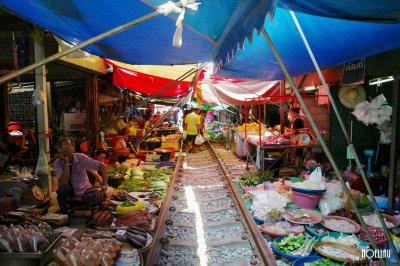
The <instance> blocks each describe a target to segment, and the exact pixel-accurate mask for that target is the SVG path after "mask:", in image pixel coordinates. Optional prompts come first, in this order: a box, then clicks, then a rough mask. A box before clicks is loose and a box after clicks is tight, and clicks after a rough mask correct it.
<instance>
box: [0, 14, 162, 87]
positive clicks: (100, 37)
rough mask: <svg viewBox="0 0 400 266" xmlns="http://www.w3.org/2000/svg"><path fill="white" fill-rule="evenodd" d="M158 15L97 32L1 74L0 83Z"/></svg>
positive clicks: (150, 15) (149, 15) (151, 15)
mask: <svg viewBox="0 0 400 266" xmlns="http://www.w3.org/2000/svg"><path fill="white" fill-rule="evenodd" d="M159 15H161V14H160V13H158V12H157V11H154V12H152V13H150V14H148V15H145V16H143V17H140V18H138V19H135V20H134V21H131V22H128V23H125V24H123V25H121V26H118V27H116V28H114V29H111V30H109V31H106V32H104V33H102V34H99V35H97V36H95V37H93V38H90V39H89V40H87V41H84V42H81V43H80V44H77V45H75V46H74V47H72V48H70V49H68V50H65V51H62V52H59V53H57V54H54V55H51V56H49V57H47V58H45V59H43V60H41V61H39V62H36V63H34V64H32V65H30V66H27V67H24V68H22V69H20V70H17V71H14V72H12V73H10V74H7V75H4V76H2V77H1V78H0V84H2V83H4V82H6V81H9V80H12V79H14V78H16V77H18V76H20V75H23V74H25V73H27V72H29V71H32V70H34V69H35V68H38V67H41V66H43V65H46V64H48V63H50V62H52V61H54V60H57V59H59V58H61V57H63V56H65V55H68V54H70V53H72V52H75V51H76V50H79V49H82V48H84V47H85V46H88V45H90V44H93V43H95V42H98V41H100V40H103V39H105V38H107V37H110V36H112V35H115V34H117V33H120V32H122V31H124V30H126V29H129V28H131V27H133V26H136V25H138V24H140V23H142V22H145V21H147V20H150V19H152V18H155V17H157V16H159Z"/></svg>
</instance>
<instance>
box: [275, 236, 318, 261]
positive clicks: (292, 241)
mask: <svg viewBox="0 0 400 266" xmlns="http://www.w3.org/2000/svg"><path fill="white" fill-rule="evenodd" d="M317 242H318V239H317V238H316V237H313V238H307V237H306V236H305V235H304V234H299V235H297V236H295V235H294V234H290V235H289V236H287V237H285V238H283V239H282V240H281V241H279V242H278V241H276V240H274V245H275V247H276V248H277V249H279V250H280V251H282V252H284V253H286V254H290V255H292V256H308V255H310V252H311V251H312V249H313V247H314V245H315V244H317Z"/></svg>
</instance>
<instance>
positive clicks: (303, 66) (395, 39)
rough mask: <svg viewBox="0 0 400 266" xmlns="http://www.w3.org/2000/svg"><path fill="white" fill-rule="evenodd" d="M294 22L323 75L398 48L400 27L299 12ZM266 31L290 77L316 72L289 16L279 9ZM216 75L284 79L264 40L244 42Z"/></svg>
mask: <svg viewBox="0 0 400 266" xmlns="http://www.w3.org/2000/svg"><path fill="white" fill-rule="evenodd" d="M399 2H400V1H399ZM296 17H297V19H298V20H299V23H300V25H301V27H302V29H303V31H304V34H305V36H306V38H307V40H308V42H309V44H310V47H311V49H312V50H313V53H314V55H315V57H316V60H317V62H318V64H319V65H320V67H321V68H322V69H323V68H327V67H332V66H335V65H339V64H343V63H346V62H350V61H353V60H356V59H360V58H364V57H367V56H371V55H374V54H378V53H380V52H384V51H388V50H392V49H395V48H398V47H400V24H399V23H397V24H396V23H370V22H359V21H349V20H342V19H332V18H326V17H319V16H313V15H307V14H303V13H298V12H296ZM265 29H266V31H267V32H268V34H269V36H270V37H271V39H272V42H273V43H274V45H275V47H276V49H277V50H278V52H279V54H280V56H281V57H282V60H283V62H284V63H285V65H286V67H287V68H288V71H289V73H290V74H291V75H292V76H297V75H300V74H305V73H308V72H313V71H315V69H314V66H313V64H312V61H311V59H310V56H309V55H308V53H307V50H306V48H305V45H304V44H303V41H302V39H301V37H300V34H299V32H298V31H297V28H296V26H295V24H294V22H293V19H292V17H291V15H290V14H289V11H288V10H285V9H281V8H277V9H276V10H275V15H274V18H273V20H272V21H270V19H269V18H267V20H266V22H265ZM217 74H218V76H222V77H229V78H239V79H258V80H279V79H284V78H285V76H284V74H283V72H282V70H281V68H280V66H279V65H278V62H277V61H276V59H275V57H274V55H273V54H272V51H271V49H270V47H269V46H268V44H267V42H266V40H265V38H264V36H263V35H262V34H260V35H258V36H254V37H253V41H252V43H251V44H250V43H249V42H248V41H246V42H245V45H244V50H238V52H237V54H236V55H235V56H234V57H233V59H232V60H231V61H230V62H229V63H226V64H225V65H224V66H223V67H222V70H220V71H219V72H218V73H217Z"/></svg>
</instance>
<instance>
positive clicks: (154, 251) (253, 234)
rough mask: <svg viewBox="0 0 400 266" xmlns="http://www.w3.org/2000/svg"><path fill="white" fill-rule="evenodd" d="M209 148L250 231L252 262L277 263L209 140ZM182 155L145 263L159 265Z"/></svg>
mask: <svg viewBox="0 0 400 266" xmlns="http://www.w3.org/2000/svg"><path fill="white" fill-rule="evenodd" d="M207 145H208V146H209V150H210V151H211V157H210V161H211V160H212V159H214V160H215V161H216V162H217V165H216V166H215V167H217V168H218V169H219V170H221V171H222V174H223V180H224V188H226V189H227V190H228V191H229V192H228V193H230V195H231V199H232V201H233V202H234V203H235V206H234V207H232V208H235V209H236V211H237V213H238V215H239V216H241V217H240V222H241V223H242V224H243V226H244V228H245V231H247V232H248V233H249V238H248V241H249V242H250V245H251V246H252V248H253V252H254V253H255V257H253V258H251V262H252V263H254V264H257V265H277V264H276V261H275V258H274V256H273V255H272V254H271V252H270V250H269V248H268V245H267V242H266V241H265V240H264V237H263V236H262V234H261V232H260V230H259V229H258V227H257V225H256V223H255V221H254V219H253V217H252V215H251V213H250V212H249V211H248V210H247V207H246V205H245V203H244V202H243V199H242V197H241V195H240V193H239V191H238V190H237V188H236V186H235V184H234V183H233V181H232V180H231V179H230V177H229V173H228V170H227V169H226V167H225V166H224V165H223V162H222V161H221V160H220V159H219V158H218V156H217V154H216V151H215V149H214V148H213V147H212V145H211V144H210V143H209V142H208V144H207ZM182 157H183V156H182V155H180V156H179V163H178V164H177V165H176V168H175V171H174V176H173V178H172V179H171V183H170V185H169V188H168V192H167V196H166V198H165V199H164V203H163V206H162V208H161V210H160V214H159V218H158V221H157V224H156V226H155V230H156V232H155V234H154V240H153V241H155V242H154V245H153V246H152V248H151V249H150V250H149V251H148V252H147V254H146V263H145V265H157V263H158V259H159V256H158V255H159V254H160V251H161V245H162V243H163V241H167V240H166V239H164V233H165V231H166V223H167V220H168V215H167V214H168V210H169V209H170V207H172V203H173V198H172V196H173V195H172V194H173V193H172V192H173V190H174V189H175V186H176V185H177V183H178V179H177V175H178V173H179V172H180V167H181V165H182Z"/></svg>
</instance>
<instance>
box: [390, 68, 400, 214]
mask: <svg viewBox="0 0 400 266" xmlns="http://www.w3.org/2000/svg"><path fill="white" fill-rule="evenodd" d="M392 99H393V104H392V105H393V106H392V108H393V113H392V132H391V138H392V140H391V143H390V162H389V186H388V187H389V191H388V199H389V206H388V207H389V208H392V207H393V198H394V193H393V190H394V187H395V179H396V172H397V127H398V125H399V121H398V119H399V116H398V111H399V75H395V76H394V81H393V95H392ZM396 181H397V180H396ZM396 184H397V182H396ZM396 193H397V191H396Z"/></svg>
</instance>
